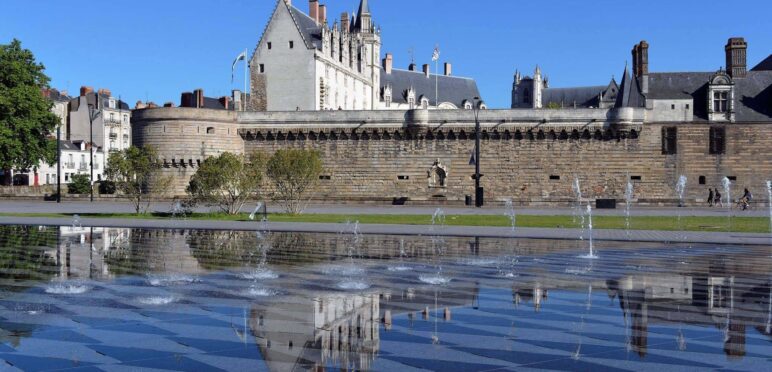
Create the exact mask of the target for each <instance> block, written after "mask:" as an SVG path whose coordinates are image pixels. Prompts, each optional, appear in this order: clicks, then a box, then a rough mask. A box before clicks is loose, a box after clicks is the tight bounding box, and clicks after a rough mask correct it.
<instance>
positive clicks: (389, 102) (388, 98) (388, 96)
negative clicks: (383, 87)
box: [383, 95, 391, 107]
mask: <svg viewBox="0 0 772 372" xmlns="http://www.w3.org/2000/svg"><path fill="white" fill-rule="evenodd" d="M383 100H384V101H385V102H386V107H391V95H387V96H386V97H384V98H383Z"/></svg>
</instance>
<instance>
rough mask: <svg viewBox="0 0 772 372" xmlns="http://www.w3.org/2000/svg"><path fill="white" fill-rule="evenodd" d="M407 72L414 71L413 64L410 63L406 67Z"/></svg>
mask: <svg viewBox="0 0 772 372" xmlns="http://www.w3.org/2000/svg"><path fill="white" fill-rule="evenodd" d="M407 70H408V71H415V63H411V64H410V65H408V66H407Z"/></svg>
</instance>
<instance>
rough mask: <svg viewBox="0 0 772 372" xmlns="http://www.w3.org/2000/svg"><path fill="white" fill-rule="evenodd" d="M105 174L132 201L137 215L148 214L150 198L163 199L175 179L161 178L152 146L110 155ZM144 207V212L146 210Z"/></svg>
mask: <svg viewBox="0 0 772 372" xmlns="http://www.w3.org/2000/svg"><path fill="white" fill-rule="evenodd" d="M105 174H106V175H107V178H108V179H109V180H110V181H113V182H115V186H116V189H117V190H119V191H120V192H121V193H123V195H125V196H126V197H128V198H129V199H131V201H132V202H133V203H134V210H135V211H136V213H137V214H140V212H145V213H146V212H147V210H148V209H149V208H150V202H149V201H148V200H147V199H148V197H150V196H153V195H155V196H162V195H164V194H166V192H167V191H168V190H169V187H170V186H171V180H172V179H171V177H164V176H162V175H161V164H159V163H158V160H157V156H156V152H155V150H154V149H153V148H152V147H150V146H145V147H135V146H132V147H129V148H128V149H125V150H122V151H116V152H113V153H111V154H110V157H109V158H108V159H107V167H105ZM143 205H144V211H143V209H142V207H143Z"/></svg>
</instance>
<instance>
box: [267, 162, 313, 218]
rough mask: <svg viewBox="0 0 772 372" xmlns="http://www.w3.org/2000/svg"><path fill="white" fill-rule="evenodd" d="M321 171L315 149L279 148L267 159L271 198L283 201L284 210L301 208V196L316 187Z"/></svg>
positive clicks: (288, 211) (298, 209)
mask: <svg viewBox="0 0 772 372" xmlns="http://www.w3.org/2000/svg"><path fill="white" fill-rule="evenodd" d="M322 170H323V167H322V158H321V155H320V154H319V152H318V151H316V150H304V149H281V150H279V151H277V152H276V153H275V154H273V156H272V157H271V159H270V160H268V169H267V172H268V176H269V177H271V180H272V181H273V183H274V186H275V189H276V190H275V191H276V194H275V199H276V200H279V201H281V202H282V203H283V204H284V207H285V209H286V210H287V213H291V214H298V213H300V212H301V211H302V210H303V207H304V206H305V205H304V203H303V201H304V199H305V196H306V194H307V193H308V192H310V191H312V190H313V188H314V187H315V186H316V184H317V182H318V181H319V175H320V174H321V173H322Z"/></svg>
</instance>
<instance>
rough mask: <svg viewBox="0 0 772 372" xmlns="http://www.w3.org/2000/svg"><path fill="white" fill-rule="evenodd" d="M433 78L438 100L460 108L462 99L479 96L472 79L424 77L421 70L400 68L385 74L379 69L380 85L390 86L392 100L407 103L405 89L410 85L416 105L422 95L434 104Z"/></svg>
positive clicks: (440, 76) (437, 76)
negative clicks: (413, 91)
mask: <svg viewBox="0 0 772 372" xmlns="http://www.w3.org/2000/svg"><path fill="white" fill-rule="evenodd" d="M435 78H436V79H437V81H436V82H437V86H438V88H437V90H438V91H439V100H440V102H451V103H453V104H454V105H456V107H459V108H462V107H464V101H466V100H469V101H471V100H472V99H473V98H474V97H480V91H479V90H478V89H477V83H476V82H475V81H474V80H473V79H469V78H463V77H456V76H445V75H437V74H430V75H429V77H426V75H425V74H424V73H423V71H408V70H400V69H392V70H391V74H387V73H386V70H384V69H381V86H387V85H389V86H391V92H392V102H398V103H407V91H408V89H410V88H411V87H412V88H413V90H415V97H416V105H419V104H420V99H421V97H422V96H424V97H426V98H427V99H428V100H429V104H430V105H432V106H436V105H437V103H436V102H435V101H436V99H435Z"/></svg>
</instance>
